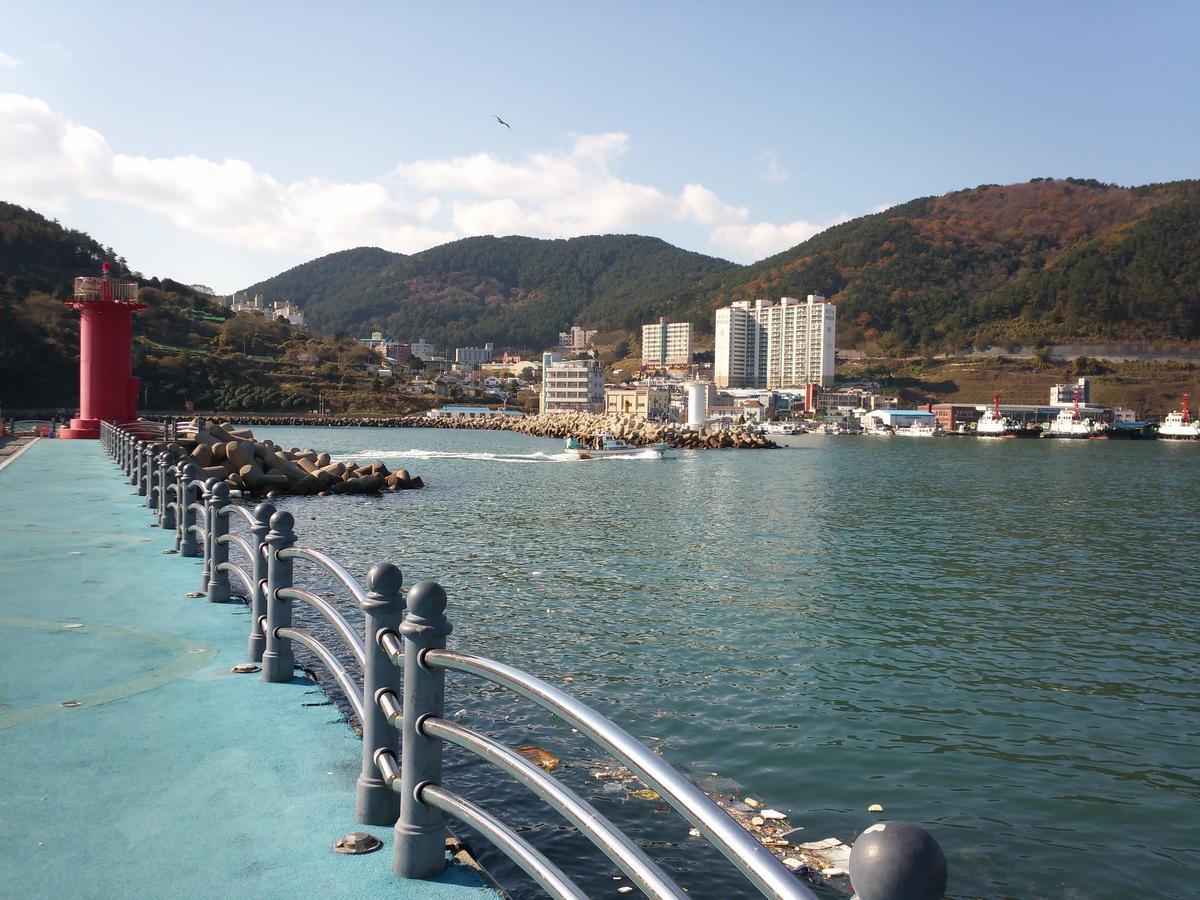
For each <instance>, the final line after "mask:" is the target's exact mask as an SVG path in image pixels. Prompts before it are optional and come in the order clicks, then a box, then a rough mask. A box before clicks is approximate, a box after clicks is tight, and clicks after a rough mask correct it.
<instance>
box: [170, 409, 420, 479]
mask: <svg viewBox="0 0 1200 900" xmlns="http://www.w3.org/2000/svg"><path fill="white" fill-rule="evenodd" d="M175 431H176V432H177V434H176V437H175V439H173V440H167V439H165V438H164V440H162V441H160V442H158V443H155V444H152V445H150V447H149V448H148V449H149V453H150V456H151V457H152V458H156V459H157V458H159V457H160V455H161V457H162V458H161V459H159V465H160V467H162V468H165V467H166V466H168V465H172V464H181V463H184V462H188V463H191V464H192V465H193V466H195V469H196V475H197V476H198V477H200V478H201V479H204V480H208V479H215V480H216V481H221V482H224V483H225V484H228V485H229V486H230V487H231V488H234V489H236V490H239V491H242V492H243V494H246V495H251V496H258V495H265V496H266V497H268V498H275V497H279V496H282V495H283V494H298V495H302V496H303V495H309V494H316V495H318V496H327V495H329V494H374V493H378V492H379V491H382V490H389V491H396V490H410V489H413V488H421V487H424V486H425V483H424V482H423V481H422V480H421V476H420V475H415V476H414V475H410V474H409V472H408V471H407V470H406V469H400V470H398V471H396V472H391V471H389V470H388V468H387V466H386V465H384V464H383V463H382V462H374V463H367V464H359V463H355V462H350V463H344V462H334V461H333V460H332V459H331V458H330V456H329V454H328V453H319V452H317V451H316V450H313V449H300V448H299V447H293V448H292V449H290V450H284V449H283V448H282V447H280V446H278V445H277V444H276V443H275V442H274V441H272V440H270V439H267V440H263V441H259V440H255V438H254V435H253V433H251V432H250V431H248V430H245V429H237V428H234V426H233V425H231V424H229V423H228V422H226V423H224V424H218V423H216V422H209V423H207V424H206V423H205V422H204V420H202V419H196V420H194V421H193V422H191V423H188V424H185V425H184V426H183V427H182V428H181V429H180V428H176V429H175Z"/></svg>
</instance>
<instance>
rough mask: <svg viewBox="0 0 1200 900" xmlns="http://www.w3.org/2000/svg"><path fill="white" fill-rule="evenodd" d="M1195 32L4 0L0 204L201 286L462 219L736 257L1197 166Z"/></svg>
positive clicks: (1113, 24) (1129, 9)
mask: <svg viewBox="0 0 1200 900" xmlns="http://www.w3.org/2000/svg"><path fill="white" fill-rule="evenodd" d="M1198 39H1200V4H1196V3H1194V2H1188V3H1174V2H1153V0H1150V2H1137V3H1135V2H1128V3H1107V2H1103V0H1093V2H1052V0H1050V2H1046V0H1043V2H1040V3H1021V2H1012V3H984V2H966V3H964V2H961V0H958V2H949V3H938V2H924V3H923V2H919V0H913V2H911V3H894V2H886V3H885V2H878V3H871V2H840V3H838V2H830V3H812V2H800V0H792V2H782V0H781V2H772V3H766V2H740V3H736V4H735V3H708V2H703V0H698V2H686V3H685V2H678V3H676V2H667V0H663V2H654V3H645V2H624V0H610V2H605V3H590V4H584V3H563V2H561V0H558V2H546V3H542V2H537V0H522V2H519V3H495V2H491V3H473V2H461V3H453V4H450V3H444V4H434V3H428V2H427V3H419V4H416V3H402V2H386V3H384V2H379V3H371V2H358V3H341V4H337V5H334V4H318V3H310V2H298V0H292V2H288V3H282V2H280V3H273V2H255V3H244V2H241V3H225V2H219V0H214V2H205V3H190V2H182V0H181V2H171V3H162V2H158V3H123V2H107V3H103V4H86V5H85V4H68V3H54V2H43V3H15V2H11V0H10V2H8V3H6V4H4V5H3V6H2V7H0V200H6V201H8V202H11V203H17V204H20V205H22V206H27V207H30V208H32V209H35V210H37V211H38V212H40V213H42V214H44V215H47V216H50V217H52V218H57V219H58V220H59V221H61V222H62V223H63V224H64V225H66V226H68V227H72V228H78V229H81V230H83V231H86V232H88V233H89V234H91V235H92V236H93V237H94V238H96V239H97V240H98V241H100V242H101V243H102V244H105V245H107V246H111V247H113V248H114V249H115V250H116V251H117V252H118V253H119V254H120V255H122V256H124V257H125V258H126V259H127V260H128V262H129V264H130V266H131V267H132V268H133V269H135V270H137V271H140V272H142V273H144V274H145V275H147V276H151V275H158V276H161V277H170V278H173V279H175V280H178V281H182V282H185V283H201V284H207V285H210V286H212V287H213V288H215V289H216V290H217V291H218V292H219V293H228V292H230V291H233V290H239V289H241V288H244V287H246V286H248V285H250V284H252V283H254V282H256V281H259V280H262V279H264V278H267V277H270V276H271V275H274V274H276V273H278V272H281V271H283V270H285V269H288V268H291V267H292V266H295V265H298V264H300V263H302V262H306V261H307V260H310V259H313V258H315V257H318V256H321V255H324V254H326V253H331V252H334V251H337V250H344V249H348V248H351V247H357V246H378V247H383V248H385V249H388V250H394V251H398V252H401V253H415V252H418V251H421V250H424V249H427V248H429V247H432V246H436V245H438V244H442V243H445V242H447V241H451V240H457V239H459V238H462V237H467V236H473V235H484V234H494V235H508V234H523V235H529V236H533V237H543V238H567V237H574V236H576V235H582V234H606V233H636V234H646V235H653V236H656V237H661V238H662V239H664V240H666V241H669V242H670V243H672V244H675V245H676V246H679V247H683V248H686V249H688V250H695V251H697V252H701V253H707V254H710V255H713V256H719V257H722V258H724V259H730V260H733V261H735V262H741V263H745V262H752V261H754V260H757V259H761V258H763V257H766V256H769V255H771V254H773V253H777V252H779V251H782V250H785V249H787V248H789V247H792V246H794V245H796V244H798V243H800V242H801V241H803V240H806V239H807V238H809V237H811V236H812V235H813V234H816V233H818V232H819V231H821V230H822V229H824V228H827V227H829V226H831V225H834V224H836V223H838V222H842V221H845V220H847V219H850V218H854V217H857V216H861V215H865V214H867V213H871V212H876V211H879V210H881V209H885V208H887V207H888V206H891V205H894V204H896V203H902V202H904V201H906V200H910V199H912V198H914V197H920V196H927V195H936V194H942V193H946V192H947V191H953V190H959V189H962V188H967V187H974V186H976V185H979V184H987V183H1011V182H1017V181H1027V180H1028V179H1030V178H1034V177H1067V176H1073V177H1079V178H1097V179H1099V180H1101V181H1105V182H1112V183H1116V184H1122V185H1133V184H1146V183H1151V182H1160V181H1172V180H1176V179H1181V178H1194V177H1198V176H1200V171H1198V169H1200V166H1198V165H1197V160H1198V159H1200V153H1198V148H1200V104H1198V99H1200V97H1198V93H1200V53H1197V52H1196V51H1195V48H1196V47H1197V46H1198ZM496 117H500V118H502V119H503V120H504V121H505V122H507V123H508V126H510V127H506V126H505V125H502V124H500V122H498V121H497V119H496Z"/></svg>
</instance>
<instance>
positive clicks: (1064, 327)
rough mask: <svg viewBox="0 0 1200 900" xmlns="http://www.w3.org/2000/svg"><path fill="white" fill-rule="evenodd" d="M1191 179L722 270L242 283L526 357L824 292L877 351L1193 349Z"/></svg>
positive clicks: (320, 307)
mask: <svg viewBox="0 0 1200 900" xmlns="http://www.w3.org/2000/svg"><path fill="white" fill-rule="evenodd" d="M1197 248H1200V182H1196V181H1182V182H1173V183H1169V184H1159V185H1148V186H1144V187H1133V188H1123V187H1117V186H1115V185H1108V184H1101V183H1100V182H1097V181H1092V180H1081V179H1070V178H1068V179H1034V180H1033V181H1030V182H1026V183H1022V184H1012V185H983V186H981V187H977V188H972V189H969V190H963V191H956V192H954V193H951V194H946V195H944V196H941V197H925V198H921V199H917V200H912V201H909V202H908V203H904V204H902V205H900V206H896V207H893V208H892V209H889V210H886V211H884V212H881V213H877V214H874V215H870V216H864V217H862V218H859V219H855V220H853V221H851V222H846V223H844V224H842V225H838V226H836V227H834V228H830V229H828V230H827V231H825V232H822V233H821V234H819V235H817V236H816V237H814V238H812V239H810V240H808V241H806V242H804V243H803V244H800V245H798V246H796V247H793V248H792V249H790V250H787V251H785V252H784V253H780V254H778V255H776V256H773V257H771V258H769V259H765V260H763V261H761V262H758V263H755V264H753V265H751V266H736V265H733V264H731V263H727V262H724V261H722V260H718V259H714V258H712V257H707V256H703V255H700V254H696V253H689V252H686V251H683V250H679V249H677V248H675V247H672V246H670V245H669V244H666V243H664V242H662V241H660V240H657V239H653V238H645V237H636V236H603V237H584V238H575V239H572V240H566V241H563V240H559V241H543V240H535V239H532V238H521V237H510V238H468V239H465V240H461V241H456V242H455V243H452V244H447V245H445V246H442V247H435V248H433V249H431V250H427V251H425V252H423V253H418V254H414V255H412V256H402V255H400V254H392V253H388V252H386V251H383V250H379V249H373V248H360V249H357V250H349V251H345V252H343V253H334V254H332V255H330V256H326V257H322V258H321V259H317V260H314V261H312V262H309V263H305V264H304V265H302V266H298V267H296V268H295V269H292V270H290V271H288V272H285V273H283V274H282V275H279V276H276V277H275V278H272V279H268V280H267V281H263V282H260V283H259V284H257V285H253V286H252V287H251V288H249V290H251V291H254V292H258V293H261V294H263V296H264V298H265V299H284V298H287V299H292V300H296V301H298V302H299V303H300V304H301V305H302V306H304V307H305V312H306V315H307V316H308V321H309V322H310V323H311V324H312V325H313V326H314V327H316V328H319V329H323V330H327V331H341V330H344V331H348V332H352V333H354V334H361V333H364V332H366V331H368V330H371V329H372V328H380V329H383V330H385V331H389V332H391V333H392V334H393V335H394V336H396V337H398V338H400V339H415V338H418V337H425V338H426V339H428V340H431V341H433V342H434V343H436V344H441V345H445V346H452V345H455V344H459V345H462V344H478V343H482V342H485V341H494V342H495V343H496V344H497V345H499V346H513V347H533V348H537V347H540V346H545V345H548V344H551V343H553V341H554V337H555V334H556V332H557V331H559V330H561V329H562V328H563V327H565V326H566V325H568V324H571V323H578V324H581V325H586V326H588V327H592V328H599V329H601V330H609V329H622V330H625V331H627V332H628V333H629V335H630V336H633V337H636V336H638V335H637V327H638V326H639V325H640V324H642V323H645V322H650V321H653V320H654V318H655V317H656V316H658V315H664V314H665V315H671V316H673V317H676V318H687V319H690V320H691V321H693V322H694V323H696V325H697V327H698V328H699V329H700V330H701V331H704V332H707V331H711V329H712V322H713V316H712V311H713V309H715V308H716V307H718V306H722V305H725V304H727V303H729V302H730V301H732V300H742V299H746V300H752V299H754V298H757V297H764V298H768V299H771V300H777V299H778V298H779V297H781V296H795V297H803V296H805V295H806V294H810V293H820V294H824V295H825V296H826V297H828V298H829V299H831V300H833V301H834V302H836V303H837V304H838V320H839V332H840V333H839V346H843V347H852V346H864V347H868V348H879V349H883V350H889V351H901V350H919V349H926V350H934V351H938V350H946V349H950V350H952V349H955V348H962V347H966V346H970V345H973V344H974V345H978V346H987V345H993V344H1000V345H1004V344H1025V345H1031V344H1038V343H1045V342H1051V343H1054V342H1074V341H1083V342H1087V341H1094V340H1116V339H1123V340H1139V341H1141V340H1156V339H1173V338H1180V339H1200V253H1198V252H1197Z"/></svg>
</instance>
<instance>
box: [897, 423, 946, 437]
mask: <svg viewBox="0 0 1200 900" xmlns="http://www.w3.org/2000/svg"><path fill="white" fill-rule="evenodd" d="M895 433H896V435H897V437H941V436H942V435H944V434H945V433H946V432H945V430H944V429H943V428H942V426H941V425H940V424H938V423H937V422H934V423H933V424H932V425H930V424H927V423H925V422H913V423H912V424H910V425H904V426H901V427H900V428H897V429H896V432H895Z"/></svg>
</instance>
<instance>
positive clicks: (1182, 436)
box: [1158, 394, 1200, 441]
mask: <svg viewBox="0 0 1200 900" xmlns="http://www.w3.org/2000/svg"><path fill="white" fill-rule="evenodd" d="M1191 400H1192V395H1191V394H1184V395H1183V411H1182V412H1179V411H1175V412H1172V413H1170V414H1169V415H1168V416H1167V417H1166V418H1165V419H1163V421H1162V424H1161V425H1159V426H1158V436H1159V438H1160V439H1162V440H1164V441H1196V440H1200V420H1194V419H1193V418H1192V410H1191Z"/></svg>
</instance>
